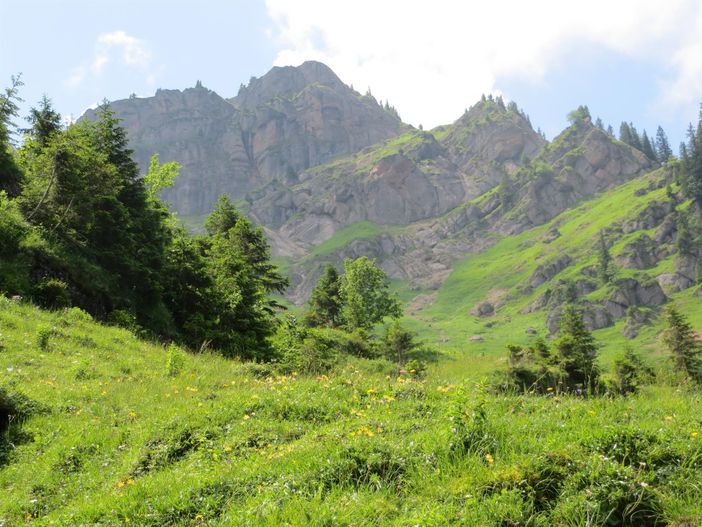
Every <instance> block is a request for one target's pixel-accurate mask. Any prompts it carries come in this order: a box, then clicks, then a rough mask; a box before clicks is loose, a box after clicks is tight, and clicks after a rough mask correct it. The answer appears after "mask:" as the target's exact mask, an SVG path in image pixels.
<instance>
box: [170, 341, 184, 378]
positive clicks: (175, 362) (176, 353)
mask: <svg viewBox="0 0 702 527" xmlns="http://www.w3.org/2000/svg"><path fill="white" fill-rule="evenodd" d="M184 363H185V356H184V355H183V352H182V351H181V350H180V348H178V346H176V345H175V344H173V343H171V344H169V345H168V349H167V350H166V375H167V376H168V377H175V376H176V375H178V374H179V373H180V371H181V370H182V369H183V364H184Z"/></svg>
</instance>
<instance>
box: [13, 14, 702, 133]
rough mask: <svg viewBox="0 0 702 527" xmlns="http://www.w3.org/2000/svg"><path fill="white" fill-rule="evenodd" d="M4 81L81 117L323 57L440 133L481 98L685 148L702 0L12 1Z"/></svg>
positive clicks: (696, 95)
mask: <svg viewBox="0 0 702 527" xmlns="http://www.w3.org/2000/svg"><path fill="white" fill-rule="evenodd" d="M0 8H1V11H0V12H2V17H0V82H2V85H3V86H6V85H7V84H8V83H9V79H10V75H12V74H16V73H18V72H22V78H23V80H24V82H25V86H24V87H23V88H22V91H21V95H22V97H23V98H24V99H25V100H26V103H25V105H24V108H23V109H24V111H26V109H27V108H28V107H29V106H30V105H32V104H35V103H36V101H38V100H39V99H40V97H41V96H42V94H44V93H46V94H47V95H49V97H51V98H52V99H53V101H54V105H55V106H56V108H57V109H58V110H59V111H60V112H61V113H62V114H64V115H65V116H69V115H72V116H73V117H74V118H77V117H78V116H79V115H80V114H81V113H82V112H83V111H84V110H85V108H87V107H89V106H91V105H93V104H95V103H96V102H98V101H100V100H102V99H103V98H107V99H111V100H114V99H120V98H125V97H127V96H129V94H131V93H136V94H137V95H138V96H149V95H152V94H153V93H154V92H155V90H156V89H157V88H180V89H182V88H186V87H189V86H193V85H194V84H195V81H196V80H198V79H199V80H202V82H203V83H204V85H205V86H207V87H209V88H211V89H213V90H215V91H216V92H218V93H219V94H220V95H222V96H225V97H231V96H233V95H235V94H236V92H237V90H238V87H239V85H240V84H241V83H246V82H247V81H248V79H249V78H250V77H251V76H252V75H255V76H260V75H262V74H263V73H265V72H266V71H267V70H268V69H270V67H272V66H273V65H285V64H299V63H300V62H302V61H303V60H307V59H316V60H321V61H323V62H325V63H327V64H328V65H329V66H330V67H332V69H334V70H335V71H336V72H337V74H339V76H340V77H341V78H342V80H343V81H345V82H346V83H349V84H353V85H354V87H355V88H356V89H357V90H359V91H365V90H366V88H367V87H370V88H371V90H372V92H373V93H374V95H376V97H378V98H381V99H383V100H386V99H388V100H389V101H390V103H391V104H393V105H395V106H396V107H397V109H398V110H399V112H400V114H401V115H402V116H403V118H404V119H405V120H407V121H409V122H411V123H412V124H414V125H418V124H420V123H421V124H423V125H424V127H425V128H427V127H431V126H434V125H437V124H442V123H446V122H450V121H452V120H454V119H455V118H457V117H458V116H460V114H461V113H462V111H463V109H464V108H466V107H468V106H470V105H471V104H472V103H473V102H475V101H476V100H477V98H479V96H480V94H481V93H490V92H492V93H501V94H503V95H504V96H505V98H507V99H511V100H515V101H516V102H517V103H518V104H519V106H521V107H522V108H523V109H524V110H525V111H526V112H527V113H528V114H529V115H530V116H531V120H532V123H533V124H534V126H535V127H541V128H542V129H543V130H544V131H545V132H546V134H547V136H549V138H550V137H553V135H554V134H556V133H558V131H560V130H561V129H562V128H563V127H564V126H565V125H566V119H565V116H566V114H567V113H568V111H570V110H571V109H573V108H575V107H576V106H578V105H579V104H587V105H588V106H589V107H590V110H591V112H592V114H593V116H600V117H602V119H603V120H604V122H605V123H606V124H609V123H611V124H612V125H613V126H614V128H615V130H618V128H619V123H620V122H621V121H622V120H627V121H633V122H634V124H635V125H636V126H637V128H638V129H639V131H642V130H643V129H644V128H645V129H647V130H648V131H649V133H651V134H653V133H655V128H656V126H657V125H658V124H661V125H663V127H664V128H665V129H666V131H667V132H668V135H669V136H670V138H671V142H672V143H673V144H674V145H677V143H678V142H679V141H680V140H681V139H682V138H683V135H684V130H685V128H686V127H687V123H688V122H690V121H696V118H697V112H698V108H699V104H700V102H702V6H701V5H700V2H699V1H697V0H667V1H665V2H663V1H660V0H589V1H588V2H582V1H579V0H571V1H569V2H564V1H562V0H559V1H557V0H533V1H531V2H523V1H521V0H495V1H493V2H490V3H489V4H488V3H486V2H482V1H481V2H478V1H472V0H468V1H464V2H454V1H451V0H433V1H432V2H431V9H429V8H428V7H427V2H420V1H412V0H404V1H400V0H385V1H384V2H375V1H372V0H356V1H355V2H342V1H340V0H265V1H254V0H251V1H244V0H230V1H223V0H221V1H213V0H200V1H197V2H194V1H187V2H186V1H178V0H171V1H161V0H142V1H133V0H121V1H114V0H100V1H97V0H93V1H88V0H53V1H50V0H44V1H39V0H21V1H20V0H0Z"/></svg>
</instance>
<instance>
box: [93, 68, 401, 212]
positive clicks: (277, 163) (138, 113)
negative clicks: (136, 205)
mask: <svg viewBox="0 0 702 527" xmlns="http://www.w3.org/2000/svg"><path fill="white" fill-rule="evenodd" d="M111 106H112V109H113V110H114V111H115V112H116V114H117V117H119V118H120V119H122V120H123V122H122V124H123V126H124V127H125V128H126V130H127V132H128V136H129V139H130V146H131V148H133V149H134V152H135V158H136V161H137V162H138V163H139V165H140V167H141V168H142V170H144V171H146V168H147V166H148V160H149V158H150V156H151V154H152V153H154V152H158V153H159V154H160V160H161V161H162V162H166V161H178V162H179V163H181V164H182V165H183V170H182V172H181V175H180V177H179V178H178V179H177V180H176V183H175V186H174V188H172V189H170V190H168V191H166V192H165V193H164V198H165V199H166V200H167V201H168V202H170V203H171V204H172V206H173V209H174V210H176V211H177V212H179V213H180V214H182V215H185V216H191V215H203V214H206V213H208V212H209V211H210V210H211V206H212V204H213V203H214V201H215V200H216V199H217V197H218V196H219V195H220V194H223V193H226V194H228V195H229V196H231V197H232V198H233V199H234V200H238V199H241V198H243V197H244V196H246V195H247V194H248V193H249V192H251V191H253V190H255V189H257V188H261V187H263V186H265V185H271V184H273V185H276V184H277V185H289V184H290V183H294V182H296V181H297V179H296V178H297V174H298V173H299V172H301V171H303V170H305V169H307V168H309V167H311V166H314V165H318V164H320V163H324V162H326V161H328V160H330V159H332V158H333V157H335V156H339V155H345V154H350V153H353V152H356V151H358V150H360V149H362V148H364V147H366V146H369V145H372V144H375V143H378V142H380V141H383V140H384V139H387V138H389V137H393V136H395V135H397V134H398V133H400V132H401V131H402V130H404V129H406V128H407V126H406V125H403V124H402V122H401V121H400V119H399V118H398V117H397V115H395V114H394V113H393V112H391V111H389V110H387V109H385V108H383V107H382V106H381V105H380V104H378V103H377V101H376V100H375V99H374V98H372V97H367V96H361V95H360V94H358V93H356V92H355V91H353V90H352V89H351V88H350V87H348V86H346V85H345V84H344V83H343V82H341V80H339V78H338V77H337V76H336V75H335V74H334V72H332V71H331V69H329V68H328V67H327V66H325V65H324V64H321V63H319V62H305V63H303V64H302V65H301V66H299V67H283V68H273V69H272V70H271V71H270V72H268V73H267V74H266V75H264V76H263V77H261V78H260V79H252V80H251V82H250V83H249V85H248V86H245V87H242V88H241V89H240V91H239V94H238V95H237V96H236V97H234V98H232V99H229V100H225V99H223V98H222V97H220V96H219V95H217V94H216V93H214V92H213V91H210V90H208V89H206V88H203V87H202V86H201V85H200V84H198V87H196V88H190V89H186V90H184V91H179V90H158V91H157V92H156V95H155V96H154V97H147V98H130V99H125V100H120V101H114V102H112V103H111ZM93 116H94V113H93V112H92V111H88V112H87V113H86V115H85V117H86V118H88V119H91V118H93Z"/></svg>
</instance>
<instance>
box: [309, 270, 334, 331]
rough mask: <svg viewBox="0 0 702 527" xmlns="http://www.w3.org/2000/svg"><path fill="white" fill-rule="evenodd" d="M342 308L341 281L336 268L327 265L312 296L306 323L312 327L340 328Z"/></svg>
mask: <svg viewBox="0 0 702 527" xmlns="http://www.w3.org/2000/svg"><path fill="white" fill-rule="evenodd" d="M341 307H342V306H341V279H340V277H339V273H338V272H337V271H336V269H335V268H334V266H333V265H331V264H327V266H326V267H325V268H324V273H323V274H322V276H321V278H320V279H319V281H318V282H317V285H316V286H315V288H314V289H313V290H312V294H311V295H310V300H309V306H308V308H307V313H305V322H306V323H307V324H308V325H309V326H312V327H316V326H328V327H338V326H339V325H340V324H341V322H342V320H341Z"/></svg>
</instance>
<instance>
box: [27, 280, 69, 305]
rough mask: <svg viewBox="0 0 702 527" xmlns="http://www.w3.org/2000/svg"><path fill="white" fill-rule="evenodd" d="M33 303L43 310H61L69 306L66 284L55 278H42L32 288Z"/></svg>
mask: <svg viewBox="0 0 702 527" xmlns="http://www.w3.org/2000/svg"><path fill="white" fill-rule="evenodd" d="M33 297H34V300H35V302H36V303H37V304H38V305H39V306H40V307H43V308H44V309H61V308H64V307H69V306H70V305H71V297H70V295H69V294H68V285H67V284H66V282H64V281H62V280H59V279H57V278H44V279H42V280H41V281H39V283H37V284H36V285H35V286H34V294H33Z"/></svg>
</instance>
